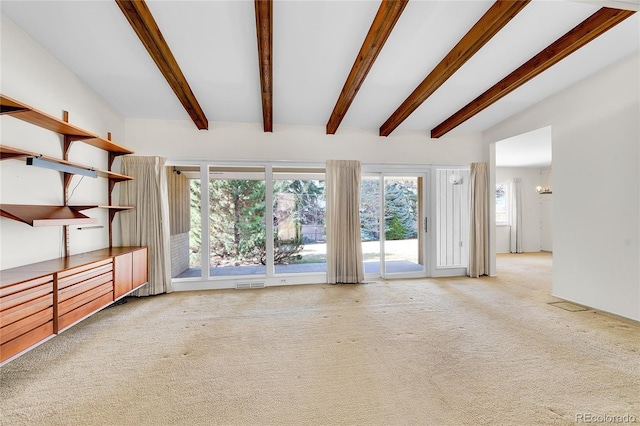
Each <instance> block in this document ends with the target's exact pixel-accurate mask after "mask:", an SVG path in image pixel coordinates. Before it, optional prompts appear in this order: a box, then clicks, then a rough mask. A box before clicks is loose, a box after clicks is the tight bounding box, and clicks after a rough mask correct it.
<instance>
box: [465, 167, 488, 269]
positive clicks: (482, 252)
mask: <svg viewBox="0 0 640 426" xmlns="http://www.w3.org/2000/svg"><path fill="white" fill-rule="evenodd" d="M488 188H489V185H488V174H487V163H471V171H470V173H469V191H470V193H471V194H470V195H471V196H470V209H471V210H470V221H469V222H470V223H469V274H468V275H469V276H470V277H472V278H479V277H480V275H487V274H488V273H489V227H488V216H489V215H488V211H489V209H488V207H489V205H488Z"/></svg>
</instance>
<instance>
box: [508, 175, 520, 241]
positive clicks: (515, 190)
mask: <svg viewBox="0 0 640 426" xmlns="http://www.w3.org/2000/svg"><path fill="white" fill-rule="evenodd" d="M510 195H511V196H510V197H509V198H510V200H511V203H510V204H511V205H510V209H509V210H510V212H511V221H510V222H511V253H522V179H520V178H515V179H513V181H512V182H511V194H510Z"/></svg>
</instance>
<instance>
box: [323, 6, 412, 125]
mask: <svg viewBox="0 0 640 426" xmlns="http://www.w3.org/2000/svg"><path fill="white" fill-rule="evenodd" d="M408 1H409V0H382V2H381V3H380V7H379V8H378V12H377V13H376V16H375V18H374V19H373V22H372V24H371V28H369V32H368V33H367V36H366V37H365V39H364V42H363V43H362V47H361V48H360V52H358V56H357V57H356V60H355V62H354V63H353V66H352V67H351V72H349V76H348V77H347V80H346V81H345V83H344V86H343V87H342V91H341V92H340V96H339V97H338V101H337V102H336V105H335V106H334V107H333V112H332V113H331V117H329V121H328V122H327V134H328V135H333V134H335V133H336V131H337V130H338V126H340V123H341V122H342V119H343V118H344V116H345V115H346V114H347V110H348V109H349V107H350V106H351V103H352V102H353V100H354V99H355V97H356V94H357V93H358V90H360V86H362V83H364V79H365V78H366V77H367V74H368V73H369V71H370V70H371V67H372V66H373V63H374V62H375V60H376V58H377V57H378V54H379V53H380V51H381V50H382V47H383V46H384V44H385V42H386V41H387V38H389V34H391V30H393V27H394V26H395V25H396V22H398V19H399V18H400V15H401V14H402V11H403V10H404V8H405V6H406V5H407V2H408Z"/></svg>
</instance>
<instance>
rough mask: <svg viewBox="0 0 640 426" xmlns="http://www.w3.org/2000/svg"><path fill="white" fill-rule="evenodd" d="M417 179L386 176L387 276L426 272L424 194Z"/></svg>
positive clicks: (385, 252)
mask: <svg viewBox="0 0 640 426" xmlns="http://www.w3.org/2000/svg"><path fill="white" fill-rule="evenodd" d="M422 189H423V178H422V177H418V176H385V177H384V248H383V252H384V275H385V276H387V275H390V274H410V273H416V272H423V271H424V270H425V269H424V262H423V259H424V255H423V250H422V247H423V242H424V241H423V238H422V234H423V233H422V232H421V230H422V226H421V225H422V219H421V217H423V214H422V206H421V202H422V198H423V197H422V195H421V192H422Z"/></svg>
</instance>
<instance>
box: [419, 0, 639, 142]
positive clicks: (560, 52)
mask: <svg viewBox="0 0 640 426" xmlns="http://www.w3.org/2000/svg"><path fill="white" fill-rule="evenodd" d="M634 13H635V12H634V11H629V10H620V9H611V8H606V7H603V8H601V9H599V10H598V11H597V12H596V13H594V14H593V15H591V16H590V17H588V18H587V19H585V20H584V21H582V22H581V23H580V24H578V25H577V26H576V27H575V28H573V29H572V30H571V31H569V32H568V33H566V34H565V35H563V36H562V37H560V38H559V39H558V40H556V41H555V42H553V43H551V44H550V45H549V46H547V47H546V48H545V49H543V50H542V51H541V52H540V53H538V54H537V55H535V56H534V57H533V58H531V59H529V60H528V61H527V62H525V63H524V64H522V65H521V66H520V67H519V68H517V69H516V70H515V71H513V72H512V73H511V74H509V75H508V76H506V77H505V78H503V79H502V80H500V81H499V82H498V83H496V84H495V85H493V86H492V87H491V88H490V89H488V90H487V91H486V92H484V93H483V94H481V95H480V96H478V97H477V98H475V99H474V100H473V101H471V102H470V103H469V104H467V105H466V106H465V107H463V108H462V109H460V110H459V111H458V112H456V113H455V114H453V115H452V116H451V117H449V118H447V119H446V120H445V121H443V122H442V123H440V124H439V125H438V126H436V127H435V128H434V129H433V130H431V137H432V138H439V137H440V136H442V135H444V134H445V133H447V132H449V131H451V130H453V129H454V128H455V127H457V126H459V125H460V124H462V123H464V122H465V121H467V120H468V119H470V118H471V117H473V116H474V115H476V114H478V113H479V112H481V111H482V110H484V109H485V108H487V107H489V106H490V105H492V104H493V103H495V102H497V101H498V100H499V99H501V98H503V97H504V96H506V95H507V94H509V93H511V92H512V91H514V90H515V89H517V88H518V87H520V86H522V85H523V84H524V83H526V82H527V81H529V80H531V79H532V78H534V77H535V76H537V75H538V74H540V73H542V72H543V71H545V70H547V69H548V68H550V67H551V66H553V65H554V64H556V63H558V62H559V61H561V60H562V59H564V58H566V57H567V56H569V55H570V54H571V53H573V52H575V51H576V50H578V49H580V48H581V47H582V46H584V45H586V44H587V43H589V42H590V41H591V40H593V39H595V38H596V37H598V36H599V35H601V34H603V33H605V32H606V31H608V30H610V29H611V28H613V27H614V26H616V25H617V24H619V23H620V22H622V21H624V20H625V19H627V18H628V17H630V16H631V15H633V14H634Z"/></svg>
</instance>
